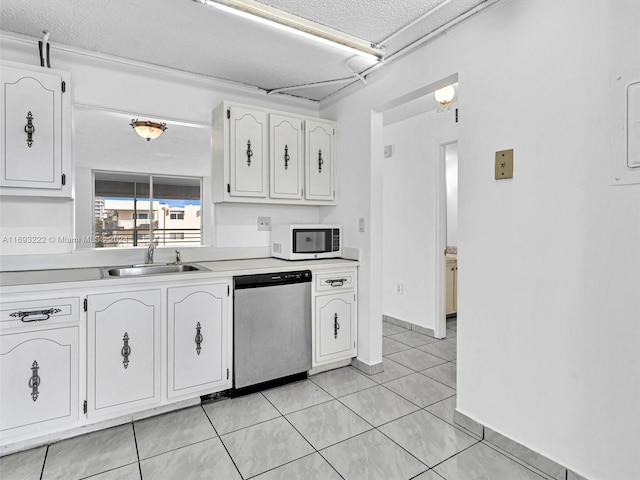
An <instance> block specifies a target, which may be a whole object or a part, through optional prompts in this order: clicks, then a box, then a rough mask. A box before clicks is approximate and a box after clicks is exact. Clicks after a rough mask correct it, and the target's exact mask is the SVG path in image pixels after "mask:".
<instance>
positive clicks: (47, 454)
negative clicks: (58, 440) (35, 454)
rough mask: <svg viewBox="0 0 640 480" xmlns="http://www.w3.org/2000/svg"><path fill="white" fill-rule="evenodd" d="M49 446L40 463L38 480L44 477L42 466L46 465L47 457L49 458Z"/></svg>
mask: <svg viewBox="0 0 640 480" xmlns="http://www.w3.org/2000/svg"><path fill="white" fill-rule="evenodd" d="M49 446H50V445H47V450H46V451H45V452H44V460H43V462H42V468H41V469H40V480H42V479H43V477H44V466H45V465H46V464H47V457H48V456H49Z"/></svg>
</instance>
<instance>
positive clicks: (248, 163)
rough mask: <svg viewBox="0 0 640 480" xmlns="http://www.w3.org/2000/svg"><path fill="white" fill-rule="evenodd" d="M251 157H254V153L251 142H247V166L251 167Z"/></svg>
mask: <svg viewBox="0 0 640 480" xmlns="http://www.w3.org/2000/svg"><path fill="white" fill-rule="evenodd" d="M251 157H253V152H252V151H251V140H247V166H248V167H250V166H251Z"/></svg>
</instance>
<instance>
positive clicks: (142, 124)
mask: <svg viewBox="0 0 640 480" xmlns="http://www.w3.org/2000/svg"><path fill="white" fill-rule="evenodd" d="M129 125H131V127H132V128H133V129H134V130H135V131H136V133H137V134H138V135H140V136H141V137H142V138H145V139H146V140H147V142H150V141H151V140H153V139H154V138H158V137H159V136H160V135H162V132H164V131H165V130H166V129H167V124H166V123H158V122H152V121H150V120H138V119H137V118H136V119H132V120H131V123H130V124H129Z"/></svg>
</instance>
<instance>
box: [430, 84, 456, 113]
mask: <svg viewBox="0 0 640 480" xmlns="http://www.w3.org/2000/svg"><path fill="white" fill-rule="evenodd" d="M433 96H434V97H435V99H436V102H438V112H447V111H449V110H450V109H451V102H452V101H453V99H454V97H455V96H456V90H455V88H453V85H447V86H446V87H443V88H440V89H438V90H436V91H435V92H433Z"/></svg>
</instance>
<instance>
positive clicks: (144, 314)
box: [87, 290, 160, 417]
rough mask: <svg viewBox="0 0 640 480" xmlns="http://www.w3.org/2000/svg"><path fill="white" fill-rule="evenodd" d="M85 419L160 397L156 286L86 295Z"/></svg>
mask: <svg viewBox="0 0 640 480" xmlns="http://www.w3.org/2000/svg"><path fill="white" fill-rule="evenodd" d="M88 315H89V318H88V347H87V354H88V357H89V358H88V362H87V366H88V367H87V368H88V370H87V377H88V378H87V384H88V389H89V392H88V398H87V400H88V407H89V410H88V412H87V414H88V416H89V417H92V416H98V415H104V414H107V413H112V412H118V411H126V410H130V409H135V408H137V407H140V406H146V405H149V404H152V403H155V402H157V401H158V400H159V399H160V359H159V355H160V348H159V347H160V290H142V291H133V292H122V293H106V294H99V295H89V297H88Z"/></svg>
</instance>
